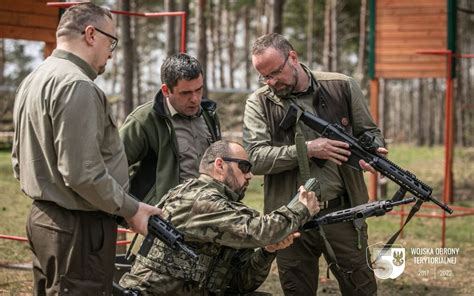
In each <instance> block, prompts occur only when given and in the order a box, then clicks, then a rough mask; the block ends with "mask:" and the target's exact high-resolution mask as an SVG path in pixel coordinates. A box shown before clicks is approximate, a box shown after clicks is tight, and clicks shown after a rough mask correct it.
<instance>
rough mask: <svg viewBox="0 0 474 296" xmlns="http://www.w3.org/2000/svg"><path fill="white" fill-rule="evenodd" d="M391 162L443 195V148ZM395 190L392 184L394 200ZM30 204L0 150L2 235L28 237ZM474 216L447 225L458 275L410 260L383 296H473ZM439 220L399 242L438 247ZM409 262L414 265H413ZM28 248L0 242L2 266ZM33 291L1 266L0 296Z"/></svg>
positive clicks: (402, 150)
mask: <svg viewBox="0 0 474 296" xmlns="http://www.w3.org/2000/svg"><path fill="white" fill-rule="evenodd" d="M389 148H390V154H389V158H390V159H391V160H392V161H393V162H395V163H396V164H398V165H399V166H401V167H402V168H404V169H407V170H409V171H411V172H412V173H414V174H416V175H417V177H418V178H419V179H420V180H422V181H424V182H425V183H427V184H428V185H430V186H432V187H433V189H434V193H435V195H437V196H440V195H441V192H442V183H443V164H444V154H443V147H433V148H427V147H414V146H410V145H392V146H390V147H389ZM473 163H474V148H463V149H460V148H457V149H455V152H454V166H453V171H454V187H455V192H454V196H455V199H456V200H457V202H456V204H457V205H462V206H470V207H474V202H473V194H474V184H473V180H474V165H473ZM262 184H263V177H261V176H256V177H255V178H254V179H253V180H252V182H251V183H250V185H249V188H248V190H247V194H246V197H245V199H244V202H245V203H246V204H247V205H249V206H250V207H252V208H255V209H257V210H259V211H262V209H263V186H262ZM395 190H396V186H395V185H394V184H393V183H392V182H391V181H389V183H388V192H389V193H388V194H387V196H388V197H389V198H390V197H391V195H392V194H393V192H394V191H395ZM30 205H31V200H30V199H29V198H28V197H26V196H25V195H24V194H23V193H22V192H21V190H20V189H19V182H18V181H17V180H15V179H14V178H13V174H12V169H11V164H10V152H9V151H5V150H3V151H0V220H1V221H2V222H1V223H0V234H8V235H18V236H25V222H26V217H27V213H28V210H29V208H30ZM433 211H434V212H435V213H440V211H438V210H432V209H424V210H423V213H431V212H433ZM399 221H400V218H399V216H389V215H386V216H384V217H377V218H370V219H368V221H367V222H368V224H369V243H371V244H373V243H378V242H385V241H386V240H387V239H388V238H389V237H390V236H391V235H392V234H393V233H394V232H395V231H396V230H397V229H398V226H399ZM473 225H474V216H468V217H457V218H452V219H448V220H447V233H446V247H459V248H461V253H460V255H459V257H458V263H457V264H456V265H455V266H452V271H453V273H454V276H453V277H452V278H447V279H439V278H438V279H432V278H424V277H420V276H419V275H418V272H419V271H420V268H426V267H423V266H416V265H414V264H413V259H412V258H411V257H410V256H411V255H407V256H408V259H407V266H406V269H405V272H404V274H402V276H400V277H399V278H397V279H396V280H380V281H379V295H394V296H395V295H439V296H441V295H443V296H444V295H469V293H471V291H472V290H473V289H474V281H472V273H473V272H474V269H473V267H472V266H474V265H473V263H474V262H473V260H472V259H471V256H470V254H472V253H473V251H474V236H473V230H472V229H473ZM440 239H441V220H440V219H427V218H420V217H415V218H414V219H413V220H412V222H410V224H409V225H408V226H407V227H406V229H405V231H404V236H403V238H401V239H399V240H398V243H400V244H402V245H403V246H405V248H412V247H433V248H436V247H440ZM410 260H411V261H410ZM30 261H31V259H30V253H29V250H28V248H27V244H26V243H21V242H16V241H8V240H0V264H9V263H26V262H30ZM320 262H321V263H320V266H321V277H323V274H324V273H325V263H324V260H320ZM30 290H31V272H30V271H19V270H11V269H5V268H1V267H0V295H3V293H5V294H9V295H18V294H22V295H27V294H28V293H29V291H30ZM260 290H262V291H269V292H272V293H274V295H281V289H280V287H279V283H278V273H277V270H276V268H273V269H272V271H271V273H270V276H269V278H268V279H267V281H266V282H265V284H264V285H263V286H262V288H261V289H260ZM320 291H321V293H320V294H319V295H330V294H332V295H334V294H337V293H338V289H337V283H336V282H335V280H334V279H333V278H332V279H330V280H325V279H324V277H323V278H322V279H321V284H320Z"/></svg>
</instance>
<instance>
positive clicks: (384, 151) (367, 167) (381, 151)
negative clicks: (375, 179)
mask: <svg viewBox="0 0 474 296" xmlns="http://www.w3.org/2000/svg"><path fill="white" fill-rule="evenodd" d="M377 154H380V155H382V156H385V155H387V154H388V150H387V149H385V148H383V147H379V148H377ZM359 165H360V167H361V168H362V169H363V170H364V171H365V172H371V173H372V174H375V173H376V171H375V169H374V168H373V167H372V166H371V165H370V164H368V163H367V162H365V161H364V160H362V159H361V160H359Z"/></svg>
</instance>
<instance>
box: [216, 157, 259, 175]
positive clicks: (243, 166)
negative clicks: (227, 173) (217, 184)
mask: <svg viewBox="0 0 474 296" xmlns="http://www.w3.org/2000/svg"><path fill="white" fill-rule="evenodd" d="M221 158H222V160H223V161H229V162H236V163H237V166H238V167H239V169H240V170H241V171H242V173H244V174H248V173H250V171H251V170H252V164H251V163H250V161H248V160H245V159H240V158H232V157H221ZM213 162H214V160H213V161H210V162H209V163H213Z"/></svg>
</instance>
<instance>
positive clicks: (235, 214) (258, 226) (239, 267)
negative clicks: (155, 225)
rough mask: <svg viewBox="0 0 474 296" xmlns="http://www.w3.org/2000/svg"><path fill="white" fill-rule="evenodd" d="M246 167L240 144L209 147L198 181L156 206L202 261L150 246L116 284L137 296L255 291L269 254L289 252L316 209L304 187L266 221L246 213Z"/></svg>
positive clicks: (265, 271) (264, 273)
mask: <svg viewBox="0 0 474 296" xmlns="http://www.w3.org/2000/svg"><path fill="white" fill-rule="evenodd" d="M251 167H252V165H251V164H250V162H249V161H248V156H247V153H246V152H245V150H244V148H243V147H242V146H241V145H240V144H238V143H235V142H227V141H218V142H216V143H213V144H212V145H211V146H210V147H209V148H208V149H207V150H206V152H205V153H204V156H203V158H202V160H201V164H200V172H201V175H200V176H199V178H193V179H189V180H187V181H186V182H184V183H183V184H181V185H179V186H177V187H175V188H174V189H172V190H171V191H170V192H169V193H168V194H167V195H165V196H164V197H163V199H162V201H161V203H160V205H159V206H162V208H163V213H165V217H166V218H167V219H170V221H171V223H172V224H173V225H175V226H176V228H177V229H178V230H180V231H181V232H182V233H183V234H184V236H185V239H186V243H187V244H188V245H190V246H192V247H193V248H195V249H196V251H197V252H198V254H199V258H198V259H197V260H195V261H193V260H190V258H188V257H186V255H185V254H183V253H182V252H176V251H173V250H171V249H169V248H168V247H167V246H165V245H164V244H163V243H161V242H160V241H158V240H155V242H154V245H153V246H152V247H151V249H150V252H149V253H148V256H147V257H146V258H144V257H142V256H140V255H138V256H137V259H136V260H135V263H134V265H133V267H132V270H131V272H130V273H127V274H125V275H124V276H123V277H122V279H121V281H120V284H121V285H122V286H123V287H127V288H134V289H137V290H139V291H140V292H141V293H142V295H223V294H225V295H230V294H242V293H247V292H251V291H254V290H255V289H257V288H258V287H259V286H260V284H261V283H262V282H263V281H264V280H265V278H266V277H267V275H268V272H269V270H270V266H271V263H272V261H273V259H274V258H275V253H274V252H275V251H276V250H278V249H282V248H285V247H287V246H288V245H289V244H291V243H292V242H293V238H294V236H295V233H294V232H295V231H297V230H298V228H299V226H300V225H302V224H303V223H305V222H306V221H308V219H309V218H310V217H312V216H313V215H315V214H316V213H317V212H318V211H319V207H318V203H317V200H316V197H315V194H314V192H306V191H305V190H304V188H303V187H302V188H301V189H300V194H299V197H298V201H296V202H295V203H292V205H289V206H282V207H280V208H279V209H277V210H275V211H273V212H271V213H269V214H267V215H261V214H260V213H259V212H258V211H255V210H253V209H250V208H249V207H247V206H245V205H244V204H243V203H242V202H241V200H242V198H243V197H244V194H245V190H246V188H247V186H248V184H249V181H250V179H251V178H252V173H251V172H250V170H251ZM254 248H258V249H254Z"/></svg>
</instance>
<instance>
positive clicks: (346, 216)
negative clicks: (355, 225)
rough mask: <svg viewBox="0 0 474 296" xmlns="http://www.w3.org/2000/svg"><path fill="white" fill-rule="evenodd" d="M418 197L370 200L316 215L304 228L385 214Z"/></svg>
mask: <svg viewBox="0 0 474 296" xmlns="http://www.w3.org/2000/svg"><path fill="white" fill-rule="evenodd" d="M415 200H416V198H414V197H410V198H407V199H402V200H400V201H391V200H381V201H376V202H369V203H366V204H362V205H360V206H356V207H353V208H349V209H345V210H341V211H337V212H332V213H329V214H326V215H324V216H321V217H315V218H313V219H311V220H310V221H308V222H306V224H304V225H303V226H302V229H303V230H307V229H312V228H318V227H319V226H320V225H326V224H335V223H343V222H348V221H353V220H355V219H362V218H368V217H373V216H376V217H378V216H383V215H385V214H386V213H388V212H390V211H391V210H392V209H393V207H395V206H399V205H404V204H408V203H411V202H414V201H415Z"/></svg>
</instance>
